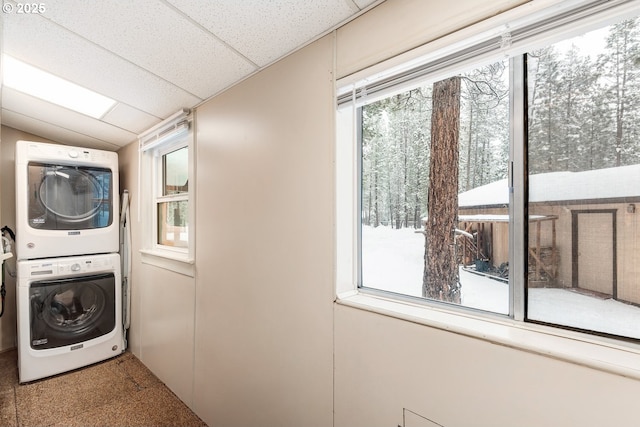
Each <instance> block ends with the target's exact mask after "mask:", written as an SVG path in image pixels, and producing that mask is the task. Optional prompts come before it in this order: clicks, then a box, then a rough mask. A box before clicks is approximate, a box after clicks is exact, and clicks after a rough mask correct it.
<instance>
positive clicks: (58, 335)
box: [29, 274, 116, 350]
mask: <svg viewBox="0 0 640 427" xmlns="http://www.w3.org/2000/svg"><path fill="white" fill-rule="evenodd" d="M115 286H116V285H115V276H114V275H113V274H102V275H96V276H85V277H81V278H73V279H61V280H49V281H41V282H33V283H31V286H30V289H29V297H30V319H31V325H30V329H31V348H33V349H35V350H41V349H45V348H55V347H62V346H67V345H74V344H79V343H82V342H84V341H87V340H90V339H93V338H96V337H99V336H102V335H105V334H108V333H109V332H111V331H112V330H113V329H114V328H115V327H116V322H115V313H116V306H115Z"/></svg>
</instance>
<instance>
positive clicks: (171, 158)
mask: <svg viewBox="0 0 640 427" xmlns="http://www.w3.org/2000/svg"><path fill="white" fill-rule="evenodd" d="M162 181H163V187H162V194H163V195H164V196H167V195H170V194H180V193H186V192H188V191H189V150H188V148H187V147H182V148H180V149H178V150H175V151H172V152H171V153H168V154H165V155H164V156H162Z"/></svg>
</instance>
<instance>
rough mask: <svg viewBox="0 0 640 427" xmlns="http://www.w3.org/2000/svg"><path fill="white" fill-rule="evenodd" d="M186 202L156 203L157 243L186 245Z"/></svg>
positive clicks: (177, 245) (174, 245) (180, 246)
mask: <svg viewBox="0 0 640 427" xmlns="http://www.w3.org/2000/svg"><path fill="white" fill-rule="evenodd" d="M188 220H189V215H188V202H187V201H186V200H183V201H174V202H160V203H158V244H160V245H167V246H173V247H179V248H186V247H188V242H189V239H188V225H189V223H188Z"/></svg>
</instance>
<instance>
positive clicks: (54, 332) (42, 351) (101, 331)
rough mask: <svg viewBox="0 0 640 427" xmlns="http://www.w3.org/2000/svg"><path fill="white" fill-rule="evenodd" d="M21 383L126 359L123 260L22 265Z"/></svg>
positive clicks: (111, 257)
mask: <svg viewBox="0 0 640 427" xmlns="http://www.w3.org/2000/svg"><path fill="white" fill-rule="evenodd" d="M17 270H18V282H17V286H16V290H17V315H18V368H19V369H18V372H19V378H20V382H21V383H24V382H28V381H33V380H36V379H40V378H44V377H48V376H51V375H55V374H59V373H62V372H66V371H70V370H73V369H77V368H81V367H83V366H87V365H89V364H92V363H95V362H99V361H102V360H105V359H108V358H111V357H114V356H117V355H119V354H121V353H122V352H123V351H124V350H125V342H124V332H123V325H122V287H121V274H120V255H119V254H117V253H115V254H101V255H83V256H77V257H64V258H49V259H39V260H27V261H18V262H17Z"/></svg>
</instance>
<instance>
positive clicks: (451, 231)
mask: <svg viewBox="0 0 640 427" xmlns="http://www.w3.org/2000/svg"><path fill="white" fill-rule="evenodd" d="M508 77H509V76H508V62H507V61H506V60H504V61H499V62H496V63H493V64H489V65H486V66H482V67H478V68H475V69H473V70H470V71H468V72H466V73H463V74H461V75H457V76H453V77H451V78H448V79H444V80H441V81H438V82H435V83H429V84H423V85H421V86H418V87H415V88H413V89H411V90H408V91H405V92H402V93H398V94H394V95H391V96H388V97H386V98H384V99H380V100H378V101H376V102H372V103H369V104H368V105H365V106H363V107H361V117H362V127H361V130H362V132H361V138H360V145H361V174H360V177H361V179H360V206H361V239H360V244H361V267H360V268H361V271H360V286H362V287H366V288H374V289H379V290H384V291H389V292H395V293H399V294H404V295H409V296H413V297H419V298H428V299H431V300H437V301H444V302H449V303H454V304H461V305H464V306H467V307H473V308H478V309H482V310H488V311H492V312H497V313H503V314H508V313H509V286H508V274H509V267H508V266H509V259H508V257H509V249H508V227H509V213H508V204H509V191H508V186H507V179H506V178H507V169H508V168H507V165H508V160H509V117H508V114H509V108H508V107H509V101H508V99H509V84H508Z"/></svg>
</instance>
